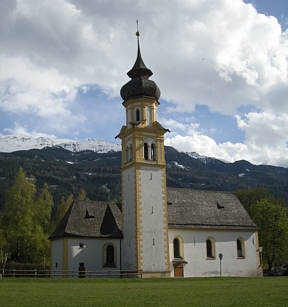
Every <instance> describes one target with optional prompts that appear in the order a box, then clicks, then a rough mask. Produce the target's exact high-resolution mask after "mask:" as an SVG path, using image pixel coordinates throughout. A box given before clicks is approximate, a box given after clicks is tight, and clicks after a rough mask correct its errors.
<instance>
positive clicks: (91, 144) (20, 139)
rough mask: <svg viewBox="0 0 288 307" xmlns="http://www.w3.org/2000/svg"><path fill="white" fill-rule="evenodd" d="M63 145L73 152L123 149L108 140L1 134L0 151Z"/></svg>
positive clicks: (101, 151)
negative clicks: (77, 139) (76, 139)
mask: <svg viewBox="0 0 288 307" xmlns="http://www.w3.org/2000/svg"><path fill="white" fill-rule="evenodd" d="M55 146H58V147H61V148H64V149H66V150H69V151H72V152H78V151H86V150H90V151H94V152H99V153H106V152H110V151H121V145H119V144H113V143H109V142H106V141H99V140H95V139H87V140H85V141H75V140H70V139H57V138H52V137H43V136H41V137H32V136H27V135H0V152H14V151H19V150H29V149H42V148H45V147H55Z"/></svg>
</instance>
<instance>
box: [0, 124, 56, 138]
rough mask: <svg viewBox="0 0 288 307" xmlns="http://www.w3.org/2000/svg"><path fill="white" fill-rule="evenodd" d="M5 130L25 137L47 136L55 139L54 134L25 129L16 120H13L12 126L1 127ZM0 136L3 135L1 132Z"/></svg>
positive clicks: (10, 133)
mask: <svg viewBox="0 0 288 307" xmlns="http://www.w3.org/2000/svg"><path fill="white" fill-rule="evenodd" d="M3 130H4V131H5V132H8V133H9V135H16V136H27V137H35V138H36V137H49V138H52V139H56V136H55V135H53V134H46V133H39V132H37V131H31V132H29V131H27V129H25V127H22V126H21V125H19V124H18V123H17V122H14V127H13V128H5V129H3ZM0 136H5V135H3V134H0Z"/></svg>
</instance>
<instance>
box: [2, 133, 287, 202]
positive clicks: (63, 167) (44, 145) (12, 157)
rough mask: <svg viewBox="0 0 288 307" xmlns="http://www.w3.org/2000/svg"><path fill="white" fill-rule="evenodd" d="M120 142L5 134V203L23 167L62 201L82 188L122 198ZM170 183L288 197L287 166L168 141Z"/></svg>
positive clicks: (97, 195) (90, 193)
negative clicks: (219, 155) (262, 190)
mask: <svg viewBox="0 0 288 307" xmlns="http://www.w3.org/2000/svg"><path fill="white" fill-rule="evenodd" d="M120 150H121V146H120V145H118V144H111V143H108V142H104V141H98V140H93V139H89V140H87V141H84V142H79V141H74V140H57V139H53V138H46V137H38V138H32V137H28V136H2V137H0V206H1V205H3V202H4V195H5V190H6V189H7V188H8V186H9V185H10V184H11V182H12V180H13V178H14V176H15V174H16V172H17V171H18V169H19V167H22V168H23V169H24V170H25V171H26V173H27V174H28V175H33V176H34V177H35V178H36V184H37V185H39V186H42V185H43V184H44V183H45V182H46V183H47V184H48V185H49V189H50V191H51V193H52V194H53V196H54V199H55V201H56V202H59V200H60V198H61V196H68V195H69V194H71V193H72V194H74V195H77V194H78V193H79V191H80V189H81V188H84V189H85V190H86V192H87V196H88V198H90V199H98V200H105V201H108V200H115V201H120V198H121V178H120V165H121V152H120ZM165 158H166V164H167V186H168V187H183V188H193V189H205V190H221V191H235V190H237V189H247V188H254V187H259V186H262V187H266V188H267V189H269V190H270V192H272V193H273V194H274V195H276V196H278V197H282V198H284V199H286V200H288V169H287V168H284V167H275V166H268V165H253V164H251V163H249V162H247V161H244V160H242V161H236V162H234V163H228V162H225V161H221V160H218V159H214V158H211V157H204V156H200V155H198V154H197V153H185V152H179V151H177V150H176V149H174V148H173V147H168V146H166V147H165Z"/></svg>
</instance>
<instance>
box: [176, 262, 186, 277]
mask: <svg viewBox="0 0 288 307" xmlns="http://www.w3.org/2000/svg"><path fill="white" fill-rule="evenodd" d="M174 277H184V271H183V263H174Z"/></svg>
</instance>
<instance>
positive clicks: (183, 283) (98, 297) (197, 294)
mask: <svg viewBox="0 0 288 307" xmlns="http://www.w3.org/2000/svg"><path fill="white" fill-rule="evenodd" d="M0 306H1V307H6V306H7V307H8V306H21V307H22V306H29V307H32V306H40V307H44V306H173V307H176V306H177V307H178V306H245V307H246V306H288V277H267V278H187V279H32V278H30V279H27V278H26V279H25V278H3V279H0Z"/></svg>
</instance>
